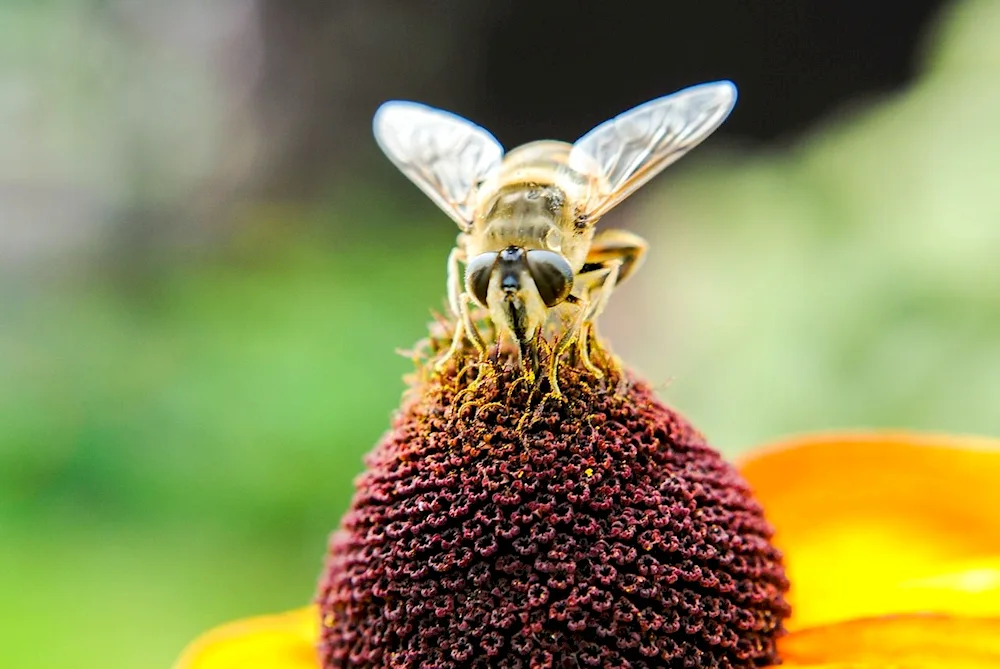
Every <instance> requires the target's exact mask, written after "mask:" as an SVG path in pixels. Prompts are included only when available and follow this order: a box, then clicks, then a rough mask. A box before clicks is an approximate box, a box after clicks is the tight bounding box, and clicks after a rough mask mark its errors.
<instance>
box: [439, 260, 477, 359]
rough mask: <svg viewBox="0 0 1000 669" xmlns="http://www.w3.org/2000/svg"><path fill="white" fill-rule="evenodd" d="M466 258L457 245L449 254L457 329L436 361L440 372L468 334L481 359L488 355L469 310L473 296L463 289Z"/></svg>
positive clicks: (450, 304)
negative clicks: (463, 263) (448, 344)
mask: <svg viewBox="0 0 1000 669" xmlns="http://www.w3.org/2000/svg"><path fill="white" fill-rule="evenodd" d="M464 260H465V252H464V251H463V250H462V249H460V248H459V247H457V246H456V247H455V248H453V249H452V250H451V253H449V254H448V284H447V290H448V307H449V308H450V309H451V312H452V317H453V318H454V319H455V331H454V333H453V335H452V338H451V346H449V347H448V350H447V351H445V353H444V354H443V355H442V356H441V357H440V358H438V360H437V361H436V362H435V363H434V369H435V370H437V371H438V372H441V371H443V370H444V368H445V367H446V366H447V364H448V361H450V360H451V359H452V358H453V357H455V356H456V355H457V354H458V351H459V349H461V348H462V343H463V340H464V339H465V337H466V336H468V338H469V341H471V342H472V345H473V346H475V347H476V350H477V351H478V352H479V357H480V359H482V358H484V357H486V342H485V341H483V336H482V334H480V332H479V328H477V327H476V324H475V322H474V321H473V320H472V312H471V311H470V310H469V302H470V301H471V298H470V297H469V294H468V293H466V292H465V291H464V290H463V289H462V272H461V269H460V267H459V263H460V262H464Z"/></svg>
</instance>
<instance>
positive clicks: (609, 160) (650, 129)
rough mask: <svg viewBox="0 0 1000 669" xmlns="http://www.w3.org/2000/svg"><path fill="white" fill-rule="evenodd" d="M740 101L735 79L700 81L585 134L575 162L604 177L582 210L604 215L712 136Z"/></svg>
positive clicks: (572, 154)
mask: <svg viewBox="0 0 1000 669" xmlns="http://www.w3.org/2000/svg"><path fill="white" fill-rule="evenodd" d="M735 103H736V86H734V85H733V84H732V83H731V82H729V81H719V82H714V83H709V84H701V85H699V86H692V87H690V88H685V89H684V90H681V91H678V92H676V93H673V94H671V95H667V96H664V97H662V98H657V99H656V100H651V101H650V102H647V103H645V104H641V105H639V106H638V107H635V108H633V109H630V110H629V111H627V112H625V113H623V114H620V115H618V116H616V117H615V118H613V119H611V120H610V121H606V122H604V123H602V124H601V125H599V126H597V127H596V128H594V129H593V130H591V131H590V132H588V133H587V134H586V135H584V136H583V137H581V138H580V139H579V140H577V141H576V142H575V143H574V144H573V149H572V151H571V152H570V157H569V162H570V166H571V167H572V168H574V169H575V170H577V171H580V172H585V173H589V172H593V171H594V170H595V169H596V170H597V172H598V174H600V175H601V176H602V177H603V178H604V179H603V180H604V185H603V187H602V188H601V191H600V192H598V193H597V194H596V195H595V196H594V197H592V198H591V200H590V202H588V204H587V208H586V210H585V211H584V212H583V213H585V214H586V215H588V216H591V217H594V218H596V217H599V216H601V215H602V214H604V213H606V212H607V211H608V210H610V209H611V208H612V207H614V206H615V205H617V204H618V203H619V202H621V201H622V200H624V199H625V198H626V197H628V196H629V195H631V194H632V193H634V192H635V191H636V189H638V188H639V187H640V186H642V185H643V184H645V183H646V182H647V181H649V180H650V179H652V178H653V177H654V176H656V175H657V174H659V173H660V172H661V171H662V170H663V169H664V168H665V167H667V166H668V165H670V164H671V163H673V162H674V161H675V160H677V159H678V158H680V157H681V156H683V155H684V154H685V153H687V152H688V151H690V150H691V149H693V148H694V147H695V146H697V145H698V144H700V143H701V142H702V140H704V139H705V138H706V137H708V136H709V135H710V134H712V132H714V131H715V129H716V128H718V127H719V126H720V125H722V122H723V121H724V120H725V119H726V117H727V116H729V113H730V112H731V111H732V109H733V105H734V104H735Z"/></svg>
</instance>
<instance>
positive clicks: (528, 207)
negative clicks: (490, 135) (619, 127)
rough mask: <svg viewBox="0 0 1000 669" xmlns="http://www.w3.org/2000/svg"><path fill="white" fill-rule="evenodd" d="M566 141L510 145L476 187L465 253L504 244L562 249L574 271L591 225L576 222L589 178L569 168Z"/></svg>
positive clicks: (552, 249) (577, 265)
mask: <svg viewBox="0 0 1000 669" xmlns="http://www.w3.org/2000/svg"><path fill="white" fill-rule="evenodd" d="M570 148H571V146H570V145H569V144H564V143H563V142H548V141H547V142H533V143H531V144H526V145H524V146H521V147H518V148H517V149H514V150H513V151H511V152H510V153H508V154H507V156H506V157H505V158H504V162H503V164H502V165H501V167H500V169H499V170H498V172H497V174H496V175H494V176H493V178H491V179H490V180H488V181H487V182H486V183H484V184H483V185H482V186H481V189H480V193H479V209H478V212H477V216H476V219H475V221H474V222H473V229H472V231H471V234H470V235H469V236H468V248H467V250H468V251H469V252H470V255H472V256H475V255H477V254H479V253H484V252H488V251H499V250H500V249H503V248H506V247H508V246H519V247H523V248H526V249H533V248H534V249H546V250H549V251H555V252H557V253H561V254H562V255H563V256H565V257H566V259H567V260H568V261H569V262H570V265H572V266H573V268H574V270H576V269H579V267H580V266H581V265H582V264H583V258H584V256H586V253H587V248H588V247H589V245H590V240H591V238H592V237H593V226H592V225H589V224H588V225H585V226H580V225H578V224H577V218H578V215H579V207H580V204H581V203H582V202H583V201H585V198H586V196H587V192H588V188H589V187H590V180H589V178H588V177H586V176H585V175H582V174H579V173H576V172H574V171H573V170H571V169H570V168H569V166H568V155H569V149H570Z"/></svg>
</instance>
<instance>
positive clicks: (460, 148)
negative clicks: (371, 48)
mask: <svg viewBox="0 0 1000 669" xmlns="http://www.w3.org/2000/svg"><path fill="white" fill-rule="evenodd" d="M373 127H374V131H375V141H377V142H378V145H379V146H380V147H381V148H382V151H384V152H385V154H386V155H387V156H388V157H389V159H390V160H391V161H392V162H393V163H394V164H395V165H396V167H398V168H399V169H400V170H401V171H402V172H403V174H405V175H406V176H407V177H409V179H410V180H411V181H412V182H413V183H415V184H416V185H417V186H419V187H420V190H422V191H423V192H424V193H426V194H427V196H428V197H430V198H431V200H433V201H434V202H435V204H437V206H439V207H441V209H443V210H444V211H445V213H447V214H448V215H449V216H451V217H452V218H453V219H454V220H455V222H456V223H458V225H459V227H460V228H462V229H463V230H466V229H467V228H468V227H469V224H470V222H471V221H472V216H473V208H474V206H475V202H474V195H475V191H476V187H477V186H478V185H479V183H480V182H481V181H482V180H483V179H484V178H485V177H486V176H487V175H489V173H490V172H492V171H493V170H494V169H496V167H497V166H498V165H499V164H500V160H501V159H502V158H503V147H502V146H500V143H499V142H497V140H496V138H494V137H493V135H491V134H490V133H489V132H487V131H486V130H484V129H482V128H480V127H479V126H477V125H475V124H474V123H472V122H470V121H466V120H465V119H463V118H461V117H459V116H456V115H454V114H450V113H448V112H445V111H441V110H440V109H434V108H433V107H428V106H426V105H422V104H418V103H416V102H403V101H392V102H386V103H385V104H383V105H382V106H381V107H379V109H378V111H377V112H375V119H374V121H373Z"/></svg>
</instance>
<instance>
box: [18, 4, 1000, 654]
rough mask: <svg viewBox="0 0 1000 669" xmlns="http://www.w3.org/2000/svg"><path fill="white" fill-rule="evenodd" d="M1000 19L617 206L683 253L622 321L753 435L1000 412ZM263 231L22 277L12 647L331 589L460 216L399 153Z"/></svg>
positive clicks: (725, 422) (110, 639) (148, 633)
mask: <svg viewBox="0 0 1000 669" xmlns="http://www.w3.org/2000/svg"><path fill="white" fill-rule="evenodd" d="M998 31H1000V6H997V5H996V4H995V3H990V2H989V0H979V1H978V2H971V3H965V4H963V5H958V6H956V8H955V11H953V12H952V15H951V17H950V19H949V21H948V22H947V23H946V24H945V26H944V27H943V29H942V31H941V34H940V37H941V38H943V42H944V44H945V47H946V48H942V49H941V50H939V51H936V52H935V53H934V54H932V55H931V57H930V58H929V67H930V69H929V71H928V73H927V75H926V76H925V77H924V78H923V80H922V81H921V83H919V84H918V85H917V86H915V87H914V88H912V89H911V90H909V91H908V92H906V93H905V94H903V95H900V96H898V97H895V98H893V99H888V100H882V101H878V102H877V103H874V104H872V105H871V106H869V107H867V108H865V109H862V110H856V111H854V112H851V113H845V115H844V117H843V118H841V119H839V120H835V121H834V122H831V123H830V124H829V125H828V126H827V127H825V128H823V129H821V131H819V132H817V133H816V134H814V135H812V136H811V137H810V138H807V139H806V140H805V141H803V142H802V143H800V144H797V145H795V146H792V147H787V148H784V149H780V150H774V151H772V152H771V153H763V154H762V153H760V152H755V153H742V152H738V151H731V152H728V153H725V154H720V153H718V151H716V152H715V153H714V156H715V157H714V160H710V159H709V158H711V157H712V156H713V149H712V148H711V145H709V146H708V147H706V148H705V149H704V154H703V157H702V158H690V159H688V160H690V161H692V162H691V166H690V167H689V166H687V165H686V163H685V164H682V166H679V167H678V168H677V172H676V173H675V176H674V177H673V178H666V179H665V180H664V183H663V185H661V186H651V187H650V188H651V189H652V190H651V192H650V193H649V194H648V195H645V194H644V195H642V196H637V203H636V204H635V205H634V206H631V207H630V208H629V210H630V211H631V212H632V214H633V215H634V219H635V220H634V225H633V224H632V223H628V224H626V223H622V220H623V219H624V218H625V216H627V213H616V214H615V215H613V216H609V224H610V225H623V226H624V225H628V226H629V227H634V228H636V229H640V230H642V231H643V232H644V233H646V234H647V235H648V236H649V237H650V238H651V241H652V242H653V247H652V252H651V257H650V262H649V263H648V264H647V266H646V267H645V268H644V269H643V271H642V272H640V273H639V275H637V277H636V279H635V280H634V283H633V282H631V281H630V283H629V284H628V285H627V286H626V287H624V288H623V289H622V291H621V292H620V294H618V295H616V299H615V300H614V301H613V303H612V305H611V308H610V309H609V312H608V313H607V315H606V317H605V318H604V320H603V321H602V328H603V331H604V333H605V334H606V335H608V337H609V338H610V339H612V341H613V342H614V343H615V347H616V349H617V350H618V351H619V353H621V354H622V355H623V357H625V358H626V359H628V360H629V361H630V362H634V363H635V364H636V365H637V366H638V367H639V368H640V369H641V370H642V371H643V372H644V373H645V374H646V375H647V376H649V377H651V378H652V379H653V380H654V381H660V380H663V381H666V380H668V379H670V382H669V385H666V386H665V387H664V390H663V393H664V396H665V397H667V398H668V399H669V400H670V401H672V402H674V403H675V404H677V405H678V406H680V407H681V408H682V409H683V410H684V411H685V412H686V413H688V414H689V415H690V416H691V417H692V418H693V419H694V421H695V422H696V423H697V424H698V425H699V426H701V427H702V428H703V429H704V430H705V431H706V433H707V434H708V435H709V437H710V438H711V439H712V441H714V442H715V443H718V444H722V445H723V447H724V448H725V450H726V451H727V452H729V453H736V452H738V451H740V450H742V449H743V448H745V447H747V446H749V445H751V444H753V443H756V442H759V441H762V440H765V439H770V438H774V437H776V436H778V435H781V434H783V433H785V432H788V431H792V430H804V429H821V428H826V427H833V426H846V425H858V426H878V425H885V426H900V427H920V428H930V429H947V430H952V431H966V430H967V431H977V432H984V433H994V434H996V433H1000V412H998V411H997V404H998V401H1000V388H998V383H1000V381H998V380H1000V348H998V347H997V346H996V342H997V341H1000V290H998V288H1000V263H997V262H996V261H995V258H996V257H997V255H998V250H1000V224H998V221H1000V197H998V195H997V192H996V184H997V183H998V180H1000V126H997V125H996V123H995V121H994V119H996V118H1000V93H998V92H997V89H996V87H995V86H993V84H992V82H994V81H996V77H997V76H998V75H1000V47H998V46H996V44H997V43H996V42H995V41H994V39H993V36H994V35H995V34H997V32H998ZM817 85H822V82H817ZM737 113H738V110H737ZM390 187H391V189H392V193H393V196H392V197H387V196H386V194H387V193H388V192H389V191H388V190H387V189H388V188H390ZM623 211H624V210H623ZM239 230H240V232H239V233H238V234H237V235H236V236H235V237H234V238H233V240H232V243H231V244H230V245H229V246H228V247H227V248H226V249H225V250H224V251H221V252H212V253H202V254H198V255H194V254H192V255H190V256H188V257H186V258H183V259H175V260H173V261H171V262H169V263H164V262H163V261H162V260H161V259H157V258H150V257H147V256H143V255H140V256H137V257H135V258H130V259H129V262H127V263H124V264H123V263H120V262H108V263H105V264H104V266H103V269H102V270H101V271H93V270H91V271H83V270H81V269H80V268H77V267H73V266H67V267H66V268H64V269H63V271H62V272H61V273H59V275H58V276H57V277H56V278H53V279H47V280H44V281H42V280H39V281H38V282H37V285H33V286H31V287H26V286H24V285H23V284H15V283H9V284H7V285H5V286H3V287H0V314H2V318H0V545H2V546H3V549H2V550H0V591H2V592H4V597H2V598H0V625H2V626H3V629H4V633H3V634H2V635H0V657H2V658H4V661H5V662H6V663H7V664H10V665H11V666H19V667H52V666H82V667H101V668H102V669H118V668H121V669H125V668H134V667H146V666H149V667H156V666H166V665H168V664H169V662H170V660H171V658H172V657H174V656H175V655H176V653H177V651H178V650H179V649H180V647H181V646H182V645H183V644H184V643H185V642H186V641H187V640H188V639H190V638H191V637H193V636H194V635H195V634H196V633H197V632H199V631H200V630H202V629H204V628H206V627H208V626H210V625H212V624H215V623H218V622H221V621H223V620H226V619H230V618H233V617H238V616H243V615H250V614H254V613H260V612H265V611H271V610H280V609H283V608H286V607H293V606H297V605H300V604H301V603H303V602H305V601H307V600H308V599H309V597H310V596H311V593H312V589H313V586H314V582H315V578H316V576H317V573H318V570H319V568H320V563H321V559H322V554H323V547H324V541H325V537H326V535H327V533H328V532H329V531H330V530H331V529H332V528H333V527H334V526H335V525H336V523H337V520H338V518H339V516H340V514H341V513H342V510H343V509H344V507H345V505H346V504H347V501H348V499H349V497H350V494H351V480H352V478H353V477H354V476H355V475H356V474H357V473H358V472H359V471H360V469H361V457H362V455H363V453H364V452H365V451H366V450H367V449H368V448H370V446H371V444H372V443H373V442H374V441H375V440H376V439H377V438H378V437H379V435H380V433H381V432H382V431H383V430H384V429H385V428H386V427H387V424H388V420H389V416H390V413H391V411H392V409H393V408H394V407H395V406H396V405H397V404H398V401H399V396H400V393H401V391H402V389H403V383H402V380H401V376H402V375H403V374H404V373H406V372H407V371H408V370H409V369H411V363H410V362H409V361H408V360H406V359H405V358H404V357H402V356H399V355H395V354H394V350H395V349H397V348H406V347H409V346H410V345H412V343H413V342H414V341H415V340H416V339H418V338H420V337H421V336H422V335H423V333H424V331H425V330H424V326H425V324H426V322H427V321H428V320H429V313H428V309H429V308H440V307H441V305H442V298H443V281H444V261H445V257H446V255H447V251H448V249H449V247H450V244H451V241H452V239H453V236H454V229H453V227H452V226H451V224H450V223H449V222H448V221H447V219H446V218H445V217H443V216H442V215H441V214H439V213H438V212H436V211H434V209H433V207H432V205H430V203H428V202H426V201H424V200H423V199H421V198H420V197H419V195H418V194H416V193H415V189H411V188H410V187H409V186H408V185H406V184H405V182H404V181H403V179H402V177H398V178H397V180H396V181H393V182H392V184H391V186H386V187H384V188H383V187H379V186H378V185H376V184H370V185H368V186H365V187H359V188H344V189H342V191H340V192H339V193H338V194H335V195H331V197H330V198H329V199H328V200H327V201H325V202H323V203H321V204H319V205H317V206H308V207H306V206H303V207H301V208H279V207H277V206H274V205H259V206H256V207H251V208H249V209H248V210H247V211H246V212H245V213H244V214H243V215H242V216H241V217H240V226H239ZM331 230H341V231H345V232H339V233H337V234H334V233H332V232H330V231H331ZM123 272H124V273H123Z"/></svg>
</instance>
